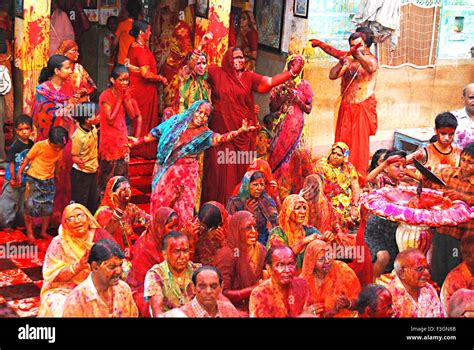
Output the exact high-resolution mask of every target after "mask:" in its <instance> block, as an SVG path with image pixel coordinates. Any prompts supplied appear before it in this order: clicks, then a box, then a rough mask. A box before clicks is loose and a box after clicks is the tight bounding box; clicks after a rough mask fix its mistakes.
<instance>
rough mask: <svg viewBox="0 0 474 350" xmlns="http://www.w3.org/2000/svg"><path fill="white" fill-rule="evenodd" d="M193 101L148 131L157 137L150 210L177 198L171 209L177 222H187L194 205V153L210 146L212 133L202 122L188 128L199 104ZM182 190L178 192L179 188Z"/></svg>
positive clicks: (195, 165) (197, 171)
mask: <svg viewBox="0 0 474 350" xmlns="http://www.w3.org/2000/svg"><path fill="white" fill-rule="evenodd" d="M205 102H206V101H202V100H200V101H196V102H194V103H193V104H192V106H191V107H190V108H189V109H188V110H187V111H186V112H185V113H182V114H177V115H174V116H173V117H171V118H170V119H168V120H166V121H164V122H163V123H161V124H160V125H158V126H156V127H155V128H154V129H153V130H151V131H150V133H151V135H153V136H154V137H155V138H157V139H159V142H158V150H157V153H156V163H155V168H154V171H153V180H152V195H151V210H152V211H154V208H159V207H163V206H169V205H170V204H171V203H172V201H173V200H174V199H175V198H176V197H178V200H176V202H175V204H174V207H173V209H175V210H176V212H177V213H178V214H179V219H180V225H181V226H182V225H183V224H185V223H186V222H188V221H191V220H192V218H193V216H194V209H195V206H196V200H197V198H196V192H197V188H198V181H199V179H198V173H199V162H198V160H197V156H198V155H199V153H201V152H202V151H204V150H205V149H207V148H209V147H211V146H212V138H213V135H214V133H213V132H212V131H211V130H210V129H209V128H208V127H207V125H203V126H200V127H197V128H188V126H189V124H190V122H191V121H192V119H193V116H194V114H195V113H196V111H197V110H198V108H199V106H200V105H201V104H202V103H205ZM181 186H182V188H183V190H182V192H181V193H179V192H178V191H179V188H180V187H181Z"/></svg>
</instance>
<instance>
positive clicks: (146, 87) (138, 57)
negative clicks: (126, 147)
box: [128, 42, 160, 159]
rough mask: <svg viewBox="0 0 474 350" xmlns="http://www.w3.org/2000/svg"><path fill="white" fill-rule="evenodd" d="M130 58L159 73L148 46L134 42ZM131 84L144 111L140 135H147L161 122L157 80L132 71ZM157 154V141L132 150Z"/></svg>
mask: <svg viewBox="0 0 474 350" xmlns="http://www.w3.org/2000/svg"><path fill="white" fill-rule="evenodd" d="M128 59H129V64H130V65H132V66H136V67H143V66H149V69H150V71H151V72H152V73H155V74H157V73H158V71H157V68H156V61H155V57H153V53H152V52H151V51H150V49H149V48H148V47H147V46H144V47H142V46H140V44H138V43H137V42H134V43H133V44H132V45H130V49H129V50H128ZM130 86H131V87H132V88H133V93H132V94H133V98H134V99H135V100H136V101H137V102H138V107H139V108H140V111H141V113H142V130H141V134H140V135H138V137H140V136H145V135H146V134H148V132H149V131H150V130H151V129H153V128H154V127H155V126H156V125H158V124H159V123H160V118H159V115H158V90H157V87H156V82H153V81H150V80H147V79H145V78H143V77H142V76H141V74H140V72H133V71H130ZM132 123H133V122H132ZM132 125H133V124H132ZM155 154H156V142H150V143H147V144H144V145H142V146H140V147H137V148H136V149H135V150H133V151H132V155H136V156H141V157H145V158H148V159H151V158H155Z"/></svg>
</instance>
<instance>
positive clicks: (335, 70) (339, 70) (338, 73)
mask: <svg viewBox="0 0 474 350" xmlns="http://www.w3.org/2000/svg"><path fill="white" fill-rule="evenodd" d="M350 64H351V63H350V60H349V59H347V58H344V59H342V62H341V61H339V62H337V64H336V65H335V66H334V67H332V68H331V70H330V71H329V79H331V80H336V79H339V78H340V77H342V76H343V75H344V73H345V72H346V70H347V69H348V68H349V66H350Z"/></svg>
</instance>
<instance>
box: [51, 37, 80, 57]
mask: <svg viewBox="0 0 474 350" xmlns="http://www.w3.org/2000/svg"><path fill="white" fill-rule="evenodd" d="M73 48H76V49H77V48H79V46H78V45H77V43H76V42H75V41H74V40H70V39H66V40H63V41H62V42H61V44H60V45H59V47H58V48H57V49H56V55H66V52H68V51H69V50H71V49H73Z"/></svg>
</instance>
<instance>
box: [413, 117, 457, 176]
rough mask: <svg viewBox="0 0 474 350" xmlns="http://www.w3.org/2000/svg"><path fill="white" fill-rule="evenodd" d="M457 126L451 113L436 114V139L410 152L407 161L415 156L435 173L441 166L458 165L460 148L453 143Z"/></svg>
mask: <svg viewBox="0 0 474 350" xmlns="http://www.w3.org/2000/svg"><path fill="white" fill-rule="evenodd" d="M457 127H458V121H457V119H456V117H455V116H454V115H453V114H451V113H449V112H445V113H440V114H438V115H437V116H436V119H435V132H436V141H435V142H433V143H430V144H428V145H427V146H425V147H423V148H421V149H419V150H418V151H416V152H414V153H412V154H410V155H409V156H408V157H407V163H411V162H412V161H413V158H415V159H416V160H418V161H420V162H421V163H422V164H424V165H425V166H426V167H428V168H429V169H430V170H431V171H432V172H433V173H434V174H435V175H439V174H440V172H441V170H442V169H443V168H446V167H450V166H451V167H456V166H458V164H459V158H460V154H461V149H460V148H459V147H457V146H454V145H453V140H454V134H455V132H456V128H457Z"/></svg>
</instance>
